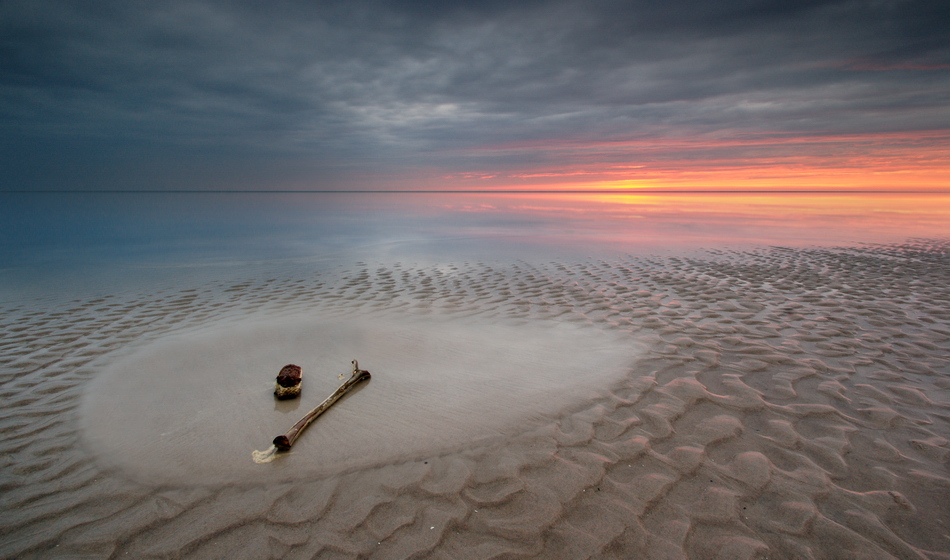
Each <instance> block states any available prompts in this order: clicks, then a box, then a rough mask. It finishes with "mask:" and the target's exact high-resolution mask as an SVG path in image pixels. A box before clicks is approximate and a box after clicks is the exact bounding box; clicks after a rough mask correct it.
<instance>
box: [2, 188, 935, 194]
mask: <svg viewBox="0 0 950 560" xmlns="http://www.w3.org/2000/svg"><path fill="white" fill-rule="evenodd" d="M218 193H220V194H242V193H243V194H950V190H910V191H908V190H842V189H821V190H814V189H810V190H809V189H779V190H774V189H464V190H458V189H444V190H443V189H121V190H120V189H14V190H0V194H218Z"/></svg>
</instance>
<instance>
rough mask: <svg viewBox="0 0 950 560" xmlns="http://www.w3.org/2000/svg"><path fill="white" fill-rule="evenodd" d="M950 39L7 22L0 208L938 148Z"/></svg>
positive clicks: (169, 19) (507, 20) (174, 14)
mask: <svg viewBox="0 0 950 560" xmlns="http://www.w3.org/2000/svg"><path fill="white" fill-rule="evenodd" d="M948 24H950V9H948V7H947V3H946V2H944V1H936V0H922V1H913V2H909V1H903V0H893V1H888V0H874V1H854V0H848V1H838V0H829V1H819V0H813V1H801V2H787V1H751V0H724V1H720V2H705V1H698V0H694V1H684V2H654V1H623V2H621V1H610V0H604V1H594V2H583V3H582V2H550V1H540V0H532V1H525V2H502V1H497V2H478V3H462V2H445V1H443V2H430V1H409V0H404V1H396V2H378V3H376V2H359V1H347V2H343V1H324V2H272V3H251V2H246V3H238V2H223V1H222V2H213V1H192V2H154V1H153V2H144V1H123V2H112V1H99V2H78V1H65V0H58V1H56V0H46V1H42V2H2V3H0V127H2V130H3V139H2V140H0V164H2V167H3V168H4V169H6V170H7V171H5V172H4V177H3V178H0V188H4V189H14V188H60V187H61V188H69V187H70V186H71V185H79V186H82V187H85V188H95V187H96V186H100V187H102V188H121V187H126V186H130V185H135V186H139V187H141V188H153V187H156V186H158V187H170V186H182V187H185V188H191V187H195V188H200V187H202V186H207V185H209V184H215V185H218V186H220V185H234V186H239V187H261V186H265V187H266V186H269V185H271V184H274V185H276V186H291V187H304V186H309V187H313V188H345V187H346V186H348V185H355V186H361V185H360V184H356V183H355V182H356V181H359V180H365V178H366V177H369V176H376V175H378V174H381V173H392V174H396V175H398V174H399V173H403V172H404V173H406V174H407V176H408V175H411V174H412V172H413V171H414V170H418V169H438V170H445V171H446V172H448V170H452V169H454V168H458V167H466V166H467V167H471V168H479V167H486V168H487V167H490V166H491V165H499V166H508V167H511V168H516V167H517V166H518V165H519V162H521V163H528V162H530V161H531V160H532V158H531V157H530V156H528V155H525V154H524V153H523V152H520V153H519V155H518V156H517V157H514V156H512V155H511V154H504V155H500V154H498V153H497V151H496V152H495V154H496V155H495V156H491V157H489V156H486V155H485V152H484V151H479V150H480V149H481V148H484V147H486V146H496V145H499V144H510V143H525V142H544V141H560V140H563V139H565V138H570V139H589V140H623V139H631V138H649V137H651V136H670V135H673V136H678V135H703V134H718V133H722V132H724V131H737V132H750V133H751V132H755V133H776V134H782V133H788V132H794V131H799V132H810V133H818V134H822V133H827V134H846V133H875V132H893V131H900V130H905V131H914V130H927V129H941V128H947V127H948V126H950V114H948V113H947V111H946V109H945V107H946V106H947V104H948V101H950V99H948V91H950V88H948V85H950V72H948V66H950V40H948V38H947V34H946V29H947V28H948V27H950V25H948ZM493 158H494V159H493ZM519 158H520V159H519Z"/></svg>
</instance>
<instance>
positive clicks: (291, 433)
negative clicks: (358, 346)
mask: <svg viewBox="0 0 950 560" xmlns="http://www.w3.org/2000/svg"><path fill="white" fill-rule="evenodd" d="M370 377H371V376H370V374H369V372H368V371H366V370H365V369H359V364H358V363H357V362H356V360H353V374H352V375H351V376H350V378H349V379H347V380H346V381H345V382H344V383H343V385H340V387H339V389H337V390H336V391H334V392H333V394H332V395H330V396H329V397H327V399H326V400H325V401H323V402H322V403H320V406H318V407H317V408H315V409H313V410H311V411H310V412H308V413H307V414H306V416H304V417H303V418H301V419H300V420H298V421H297V423H296V424H294V425H293V427H292V428H290V430H288V431H287V433H286V434H282V435H279V436H277V437H275V438H274V447H276V448H277V450H278V451H287V450H289V449H290V448H291V446H293V444H294V442H295V441H297V438H298V437H300V432H302V431H303V430H304V428H306V427H307V426H309V425H310V423H311V422H313V421H314V420H316V419H317V416H320V415H321V414H323V413H324V412H325V411H326V410H327V409H328V408H330V406H331V405H332V404H333V403H335V402H336V401H337V399H339V398H340V397H342V396H343V395H344V394H346V392H347V391H349V390H350V389H352V388H353V386H354V385H356V384H357V383H359V382H360V381H363V380H364V379H369V378H370Z"/></svg>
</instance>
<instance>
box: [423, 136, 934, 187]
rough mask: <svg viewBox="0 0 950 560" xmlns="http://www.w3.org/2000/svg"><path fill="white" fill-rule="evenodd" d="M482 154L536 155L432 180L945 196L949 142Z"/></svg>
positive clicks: (511, 149)
mask: <svg viewBox="0 0 950 560" xmlns="http://www.w3.org/2000/svg"><path fill="white" fill-rule="evenodd" d="M484 151H485V152H493V153H495V154H500V153H507V154H516V153H518V152H521V151H531V152H533V153H539V154H545V158H544V159H545V160H546V161H550V162H551V163H550V164H549V165H547V166H538V167H536V168H532V169H525V170H514V171H507V172H505V171H502V172H488V171H483V172H471V173H461V174H453V175H446V176H443V177H441V179H442V180H444V181H445V184H446V186H447V187H448V188H450V189H454V188H459V189H461V190H465V189H486V190H522V189H523V190H539V191H543V190H574V191H583V190H596V191H599V190H698V191H730V190H739V191H759V190H762V191H908V192H910V191H915V192H944V191H947V190H950V164H948V162H950V133H946V132H935V131H924V132H920V133H899V134H898V133H893V134H876V135H871V134H868V135H847V136H845V135H817V134H816V135H798V136H790V135H785V136H779V135H775V136H768V135H764V134H762V135H737V136H736V137H735V138H728V137H724V138H708V139H704V138H677V139H649V140H640V141H625V142H621V141H618V142H606V143H593V142H592V143H586V144H585V143H583V142H562V143H558V142H552V143H550V144H548V145H543V144H530V145H502V146H496V147H488V148H485V149H484Z"/></svg>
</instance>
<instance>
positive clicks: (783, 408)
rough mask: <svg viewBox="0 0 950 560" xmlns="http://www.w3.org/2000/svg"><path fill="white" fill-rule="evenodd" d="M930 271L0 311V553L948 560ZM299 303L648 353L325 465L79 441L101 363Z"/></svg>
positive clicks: (793, 255)
mask: <svg viewBox="0 0 950 560" xmlns="http://www.w3.org/2000/svg"><path fill="white" fill-rule="evenodd" d="M948 278H950V244H948V243H943V242H924V241H920V242H913V243H907V244H904V245H899V246H873V247H870V246H869V247H866V248H857V249H854V248H852V249H814V250H790V249H781V248H772V249H767V250H761V251H751V252H741V253H740V252H728V251H727V252H711V253H708V254H706V255H705V256H700V257H689V258H686V257H663V258H654V259H649V258H628V259H617V260H614V261H589V262H582V263H540V264H538V263H535V264H517V265H510V266H494V265H492V266H489V265H485V264H481V263H458V264H455V265H445V266H439V267H424V268H422V267H414V266H410V265H408V264H402V265H393V264H378V265H377V264H372V263H369V264H365V265H364V264H360V265H357V266H354V267H352V268H348V269H346V270H342V271H340V272H339V273H333V274H329V273H324V274H322V275H317V274H311V275H306V274H301V275H299V277H297V276H295V277H293V278H284V277H281V278H272V279H261V280H248V281H246V282H235V283H217V284H213V285H208V286H202V287H198V288H196V289H191V290H182V291H176V290H169V291H166V292H153V293H148V294H141V295H138V296H120V295H116V296H114V297H110V298H104V299H99V300H93V301H74V302H70V303H66V304H60V303H57V302H55V301H52V300H50V301H46V302H43V301H40V302H26V303H21V304H14V305H8V306H6V308H5V309H3V310H2V319H0V321H2V324H0V333H2V343H0V356H2V357H0V360H2V377H0V382H2V389H0V395H2V399H3V400H2V402H3V409H2V416H0V433H2V435H3V437H2V439H0V461H2V473H3V478H2V494H0V500H2V502H0V555H2V556H3V557H6V558H14V557H16V558H28V557H67V556H70V555H73V556H81V557H89V558H109V557H126V556H127V557H132V558H149V557H160V558H177V557H186V556H187V557H189V558H225V557H226V558H268V557H273V558H278V557H279V558H313V557H318V558H357V557H375V558H406V557H413V556H415V557H429V558H495V557H498V558H530V557H541V558H586V557H589V556H594V557H598V558H655V559H673V558H693V559H700V558H702V559H706V558H724V559H725V558H728V559H745V558H770V559H776V558H788V559H808V558H814V559H819V558H828V559H833V558H875V559H884V558H901V559H907V558H917V559H921V558H928V559H940V558H944V559H945V558H950V555H948V554H947V552H946V551H947V550H950V500H948V499H947V497H948V496H950V474H948V464H950V442H948V438H950V289H948V287H947V279H948ZM308 308H309V309H313V310H318V311H321V312H325V313H329V314H332V313H344V312H347V313H348V312H351V311H352V310H360V312H369V311H372V312H380V313H385V314H387V316H389V317H395V316H398V314H399V313H400V312H401V311H405V312H412V313H414V314H420V313H421V314H425V313H432V314H438V315H439V316H445V317H450V316H453V315H457V316H459V317H469V318H472V317H475V318H478V319H479V320H490V319H491V318H498V319H499V320H504V321H508V322H510V321H517V320H523V321H525V322H526V323H530V322H533V321H539V320H547V319H556V320H557V321H572V322H575V323H577V324H578V325H591V326H597V327H598V328H609V329H612V330H614V331H616V332H620V333H626V334H629V336H630V339H631V340H634V339H635V340H638V341H642V342H643V343H646V344H648V345H649V349H648V350H647V351H646V355H645V357H641V358H640V359H639V361H637V362H636V367H634V368H633V370H632V373H629V374H628V375H626V376H625V377H624V378H623V379H621V380H619V381H617V382H614V384H613V385H612V386H609V387H604V388H603V389H605V390H604V392H603V393H601V396H600V397H597V398H595V399H590V398H584V399H581V400H580V401H579V402H576V403H574V404H573V405H571V406H567V407H566V408H564V409H563V410H562V411H560V412H558V413H556V414H552V415H551V417H550V418H548V419H546V421H544V422H541V423H537V424H533V425H532V427H531V428H530V429H524V430H523V431H521V432H515V433H511V434H507V435H504V436H498V437H497V438H494V439H491V438H489V439H487V440H482V441H479V442H478V443H473V444H472V445H471V446H468V447H464V448H462V449H461V450H453V451H450V452H443V453H442V454H433V455H432V456H423V457H416V458H412V459H410V460H400V461H397V462H392V463H388V464H376V465H372V466H368V467H361V468H355V469H350V470H346V471H342V472H339V473H335V474H329V475H327V474H323V475H320V476H316V475H315V476H313V477H310V478H304V479H298V480H287V481H282V482H272V483H268V482H241V483H231V484H226V485H219V486H216V485H214V484H202V485H195V486H188V485H186V484H183V483H159V484H149V483H148V482H147V481H145V482H133V479H132V478H130V477H128V476H126V473H124V472H123V471H122V469H121V468H119V467H108V466H105V465H108V464H109V463H108V461H103V460H102V458H99V457H96V456H94V455H93V454H92V452H91V451H89V449H90V448H89V447H88V446H87V445H86V443H85V439H84V436H83V434H82V433H81V429H80V427H79V426H80V425H81V422H80V418H79V403H80V401H81V396H82V393H83V391H84V390H85V388H86V387H89V386H90V380H91V379H92V378H93V377H94V376H95V375H96V374H97V372H99V371H101V370H102V369H103V368H104V367H106V366H108V364H110V363H114V362H115V361H116V360H119V359H122V357H123V356H128V355H130V354H132V353H133V352H134V351H135V349H136V348H141V347H143V346H144V345H146V344H148V343H150V342H151V341H155V340H159V339H161V338H162V337H163V336H166V335H170V334H174V333H176V332H181V331H182V330H183V329H189V328H195V327H198V328H200V327H201V326H202V325H208V324H210V323H211V322H213V321H220V320H224V319H240V318H241V317H242V316H245V315H249V314H252V313H253V314H258V313H265V312H266V313H279V312H282V311H284V310H293V311H301V310H306V309H308ZM631 354H633V353H632V352H631ZM640 354H642V352H640V351H638V354H637V355H638V356H639V355H640ZM579 374H582V372H579ZM305 390H306V389H305ZM371 390H372V385H370V386H369V387H368V388H367V389H366V391H367V392H368V391H371ZM364 394H369V393H364ZM362 396H363V395H362V394H361V395H358V396H357V398H359V397H362ZM422 412H423V413H424V411H422ZM319 423H320V421H318V422H317V424H315V425H314V426H312V427H311V429H319ZM301 444H303V441H302V442H301ZM249 453H250V449H248V454H249ZM267 466H268V465H261V467H263V468H266V467H267Z"/></svg>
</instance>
